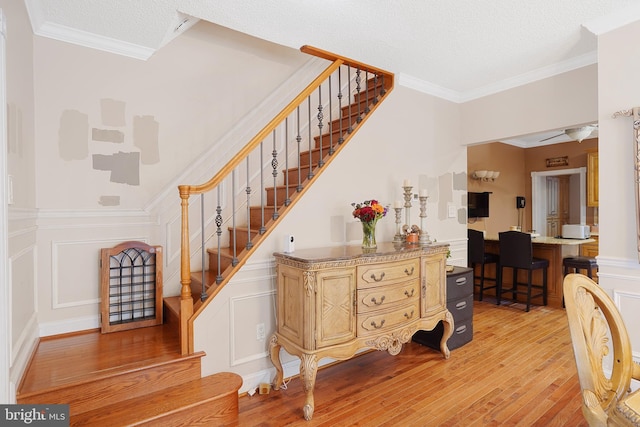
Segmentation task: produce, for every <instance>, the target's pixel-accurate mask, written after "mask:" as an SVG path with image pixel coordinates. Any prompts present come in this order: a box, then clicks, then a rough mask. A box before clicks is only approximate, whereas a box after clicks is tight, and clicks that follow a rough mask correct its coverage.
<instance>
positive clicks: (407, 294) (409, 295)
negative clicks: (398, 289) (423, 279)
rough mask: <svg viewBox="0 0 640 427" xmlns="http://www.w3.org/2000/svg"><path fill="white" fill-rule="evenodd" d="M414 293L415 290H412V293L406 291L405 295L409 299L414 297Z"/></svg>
mask: <svg viewBox="0 0 640 427" xmlns="http://www.w3.org/2000/svg"><path fill="white" fill-rule="evenodd" d="M414 291H415V289H413V288H411V293H409V291H404V294H405V296H406V297H407V298H411V297H412V296H413V292H414Z"/></svg>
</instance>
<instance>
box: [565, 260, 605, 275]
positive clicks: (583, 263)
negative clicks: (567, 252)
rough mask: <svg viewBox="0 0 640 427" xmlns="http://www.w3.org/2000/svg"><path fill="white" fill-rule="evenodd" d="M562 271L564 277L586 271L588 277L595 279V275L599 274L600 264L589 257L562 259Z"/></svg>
mask: <svg viewBox="0 0 640 427" xmlns="http://www.w3.org/2000/svg"><path fill="white" fill-rule="evenodd" d="M562 269H563V275H564V276H566V275H567V274H569V273H574V272H575V273H580V271H581V270H586V272H587V277H589V278H590V279H593V275H594V273H597V272H598V262H597V261H596V259H595V258H592V257H588V256H568V257H565V258H563V259H562Z"/></svg>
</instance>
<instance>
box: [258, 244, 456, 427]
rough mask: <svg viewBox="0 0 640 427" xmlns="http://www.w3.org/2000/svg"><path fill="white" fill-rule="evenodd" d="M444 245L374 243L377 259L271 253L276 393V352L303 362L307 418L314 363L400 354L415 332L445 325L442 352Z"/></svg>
mask: <svg viewBox="0 0 640 427" xmlns="http://www.w3.org/2000/svg"><path fill="white" fill-rule="evenodd" d="M447 251H448V245H447V244H432V245H428V246H424V247H421V246H418V245H410V246H402V245H394V244H392V243H383V244H379V245H378V248H377V250H375V252H363V250H362V248H361V247H360V246H340V247H331V248H319V249H308V250H301V251H296V252H294V253H275V254H274V256H275V259H276V268H277V309H276V313H277V326H276V327H277V330H276V333H275V334H274V335H273V336H272V337H271V340H270V353H271V360H272V362H273V364H274V366H275V367H276V371H277V372H276V378H275V381H274V383H275V389H276V390H277V389H278V388H279V387H280V386H281V385H282V383H283V370H282V364H281V362H280V348H281V347H282V348H284V349H285V350H286V351H287V352H288V353H289V354H292V355H295V356H297V357H299V358H300V377H301V378H302V382H303V387H304V390H305V395H306V399H305V403H304V406H303V412H304V417H305V418H306V419H307V420H310V419H311V418H312V417H313V412H314V400H313V389H314V387H315V379H316V373H317V367H318V361H319V360H320V359H322V358H323V357H331V358H334V359H339V360H345V359H349V358H351V357H353V356H354V355H355V354H356V352H357V351H358V350H360V349H362V348H372V349H376V350H386V351H388V352H389V353H390V354H392V355H396V354H398V353H399V352H400V351H401V350H402V346H403V344H404V343H406V342H408V341H410V340H411V337H412V336H413V334H414V333H415V332H416V331H418V330H432V329H434V328H435V326H436V325H437V324H438V323H439V322H440V321H442V323H443V325H444V334H443V336H442V339H441V341H440V351H441V352H442V354H443V355H444V357H445V358H449V349H448V347H447V340H448V339H449V337H450V336H451V334H452V331H453V326H454V325H453V317H452V315H451V313H450V312H449V311H448V310H447V305H446V302H447V295H446V294H447V291H446V275H445V261H446V254H447Z"/></svg>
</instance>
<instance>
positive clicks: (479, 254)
mask: <svg viewBox="0 0 640 427" xmlns="http://www.w3.org/2000/svg"><path fill="white" fill-rule="evenodd" d="M467 238H468V240H467V256H468V258H469V262H468V266H469V267H471V268H472V269H473V285H474V287H475V286H479V287H480V289H479V292H478V300H479V301H482V296H483V294H484V291H485V290H487V289H497V287H498V273H499V268H498V265H499V261H500V256H499V255H498V254H494V253H491V252H485V251H484V234H483V233H482V231H478V230H472V229H468V230H467ZM487 264H495V265H496V276H495V277H486V276H485V265H487ZM476 265H479V266H480V275H479V276H477V275H476V273H475V271H476ZM477 280H479V282H478V283H476V281H477ZM485 280H487V281H490V282H493V286H485ZM496 293H497V292H496Z"/></svg>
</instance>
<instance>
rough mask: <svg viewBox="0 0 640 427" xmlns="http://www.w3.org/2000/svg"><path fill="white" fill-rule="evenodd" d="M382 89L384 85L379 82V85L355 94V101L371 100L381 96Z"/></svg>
mask: <svg viewBox="0 0 640 427" xmlns="http://www.w3.org/2000/svg"><path fill="white" fill-rule="evenodd" d="M381 90H382V85H381V84H380V82H378V86H377V87H373V86H372V87H371V88H369V89H368V90H364V91H361V92H360V93H356V94H355V95H353V100H354V103H356V102H358V101H362V100H369V102H372V101H373V98H375V97H378V96H380V91H381Z"/></svg>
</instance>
